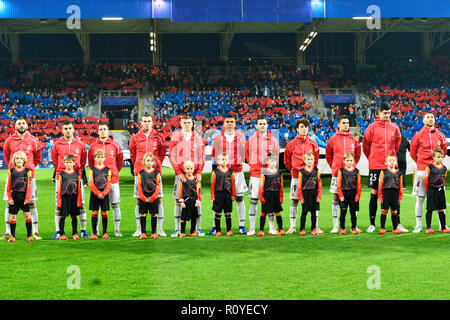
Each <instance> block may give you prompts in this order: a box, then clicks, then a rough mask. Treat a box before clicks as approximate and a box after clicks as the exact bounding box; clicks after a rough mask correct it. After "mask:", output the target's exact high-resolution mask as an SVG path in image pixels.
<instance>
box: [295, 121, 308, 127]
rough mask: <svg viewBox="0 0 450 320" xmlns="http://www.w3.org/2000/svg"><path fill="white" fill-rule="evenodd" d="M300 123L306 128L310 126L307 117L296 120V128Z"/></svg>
mask: <svg viewBox="0 0 450 320" xmlns="http://www.w3.org/2000/svg"><path fill="white" fill-rule="evenodd" d="M300 124H302V125H303V126H305V127H306V128H308V127H309V121H308V120H307V119H298V120H297V121H295V129H298V127H299V126H300Z"/></svg>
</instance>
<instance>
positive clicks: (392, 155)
mask: <svg viewBox="0 0 450 320" xmlns="http://www.w3.org/2000/svg"><path fill="white" fill-rule="evenodd" d="M389 157H394V158H395V159H397V156H396V155H395V154H388V155H387V156H386V157H385V158H384V161H386V160H387V158H389Z"/></svg>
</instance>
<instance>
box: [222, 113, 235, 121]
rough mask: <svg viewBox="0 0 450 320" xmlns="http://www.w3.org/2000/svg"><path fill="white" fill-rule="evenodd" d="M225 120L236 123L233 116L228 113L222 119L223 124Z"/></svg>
mask: <svg viewBox="0 0 450 320" xmlns="http://www.w3.org/2000/svg"><path fill="white" fill-rule="evenodd" d="M226 119H233V120H234V121H236V117H235V116H233V115H232V114H230V113H228V114H227V115H226V116H225V117H224V118H223V121H224V122H225V120H226Z"/></svg>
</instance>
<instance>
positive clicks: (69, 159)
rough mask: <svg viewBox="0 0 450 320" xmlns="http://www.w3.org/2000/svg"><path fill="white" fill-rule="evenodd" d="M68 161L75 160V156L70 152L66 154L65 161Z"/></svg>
mask: <svg viewBox="0 0 450 320" xmlns="http://www.w3.org/2000/svg"><path fill="white" fill-rule="evenodd" d="M66 161H73V162H75V156H74V155H73V154H71V153H69V154H68V155H66V156H65V157H64V162H66Z"/></svg>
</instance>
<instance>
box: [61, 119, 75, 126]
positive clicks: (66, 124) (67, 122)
mask: <svg viewBox="0 0 450 320" xmlns="http://www.w3.org/2000/svg"><path fill="white" fill-rule="evenodd" d="M64 126H72V127H73V123H72V122H70V121H67V120H64V121H63V123H62V125H61V128H62V127H64Z"/></svg>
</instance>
